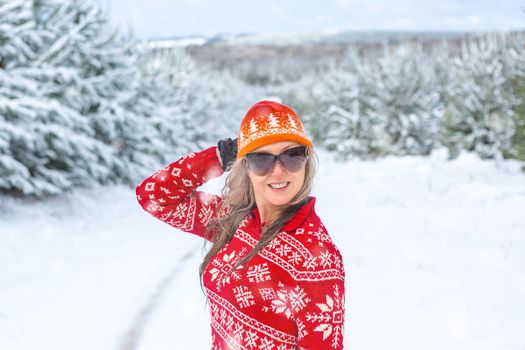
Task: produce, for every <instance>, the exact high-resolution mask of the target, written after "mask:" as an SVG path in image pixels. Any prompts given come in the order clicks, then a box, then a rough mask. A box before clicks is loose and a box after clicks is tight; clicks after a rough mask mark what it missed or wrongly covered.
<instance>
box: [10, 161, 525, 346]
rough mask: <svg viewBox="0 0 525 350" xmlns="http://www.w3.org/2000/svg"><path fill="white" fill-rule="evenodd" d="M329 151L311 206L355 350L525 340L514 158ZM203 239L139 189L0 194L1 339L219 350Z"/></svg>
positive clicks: (522, 188)
mask: <svg viewBox="0 0 525 350" xmlns="http://www.w3.org/2000/svg"><path fill="white" fill-rule="evenodd" d="M319 155H320V160H321V166H320V170H319V173H318V175H317V179H316V185H315V187H314V193H313V195H314V196H316V197H317V203H316V209H317V212H318V214H319V216H320V217H321V219H322V220H323V222H324V224H325V226H326V227H327V229H328V230H329V232H330V234H331V236H332V238H333V240H334V241H335V242H336V244H337V245H338V247H339V249H340V250H341V252H342V254H343V257H344V259H345V268H346V271H347V280H346V289H347V291H346V292H347V294H346V303H347V304H346V307H347V311H346V334H345V348H348V349H352V350H364V349H366V350H376V349H377V350H384V349H390V350H391V349H403V350H422V349H425V350H434V349H435V350H443V349H447V350H454V349H458V350H459V349H461V350H468V349H476V350H484V349H487V350H489V349H490V350H494V349H506V350H523V349H525V336H524V335H523V334H524V333H523V330H524V329H525V302H524V300H525V175H524V174H523V173H520V171H519V165H518V164H517V163H514V162H503V163H497V162H494V161H481V160H479V159H478V158H477V157H475V156H472V155H462V156H461V157H460V159H458V160H455V161H451V162H448V161H446V160H445V156H444V153H443V152H442V151H438V152H435V153H433V155H432V156H431V157H427V158H421V157H403V158H393V157H392V158H386V159H382V160H379V161H375V162H374V161H372V162H364V161H351V162H348V163H346V164H344V165H341V164H337V163H336V162H334V161H333V159H332V158H331V155H329V154H327V153H325V152H322V151H319ZM154 170H156V169H152V172H153V171H154ZM223 181H224V176H223V177H221V178H219V179H214V180H212V181H211V182H210V183H208V184H206V185H205V186H204V187H203V189H204V190H207V191H210V192H215V193H218V192H219V189H220V186H221V184H222V183H223ZM202 243H203V242H202V241H201V240H200V238H198V237H197V236H193V235H191V234H187V233H183V232H180V231H177V230H175V229H174V228H172V227H170V226H168V225H166V224H164V223H162V222H160V221H158V220H156V219H154V218H153V217H151V216H149V215H148V214H147V213H145V212H143V211H142V209H140V207H139V206H138V204H137V202H136V200H135V197H134V189H129V188H122V187H114V188H98V189H94V190H90V191H78V192H76V193H74V194H71V195H69V196H67V197H64V198H61V199H55V200H49V201H45V202H40V203H27V202H21V201H16V200H12V199H9V198H5V197H2V198H0V266H1V270H0V349H6V350H22V349H23V350H30V349H31V350H32V349H42V350H51V349H52V350H61V349H75V350H82V349H89V350H93V349H96V350H135V349H137V350H139V349H140V350H164V349H166V350H167V349H171V350H173V349H177V350H178V349H192V350H193V349H196V350H199V349H205V350H207V349H209V348H210V344H211V339H210V337H211V335H210V328H209V316H208V311H209V309H208V308H205V306H204V305H205V299H204V296H203V294H202V292H201V290H200V288H199V282H198V272H197V271H198V270H197V269H198V265H199V263H200V261H201V259H202V257H203V253H204V252H203V251H202V247H203V245H202Z"/></svg>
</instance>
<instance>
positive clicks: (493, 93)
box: [442, 36, 514, 158]
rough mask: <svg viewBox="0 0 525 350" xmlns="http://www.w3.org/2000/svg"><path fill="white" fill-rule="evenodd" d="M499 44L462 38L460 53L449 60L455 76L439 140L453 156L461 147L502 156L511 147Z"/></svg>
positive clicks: (508, 89)
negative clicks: (461, 50)
mask: <svg viewBox="0 0 525 350" xmlns="http://www.w3.org/2000/svg"><path fill="white" fill-rule="evenodd" d="M500 44H501V43H500V42H499V41H498V40H497V38H494V37H488V36H486V37H482V38H479V39H477V40H468V41H465V42H464V45H463V57H461V58H455V59H454V60H453V61H452V62H451V64H450V69H451V70H453V71H454V74H453V76H454V79H453V80H452V81H451V84H450V86H449V87H448V88H447V90H448V91H449V93H448V96H447V97H446V99H447V100H446V101H445V115H444V121H443V125H442V140H443V144H445V145H446V146H447V147H448V148H449V150H450V154H451V156H452V157H454V156H456V155H457V154H458V153H459V151H460V150H462V149H463V150H467V151H472V152H476V153H477V154H479V155H480V156H481V157H483V158H494V157H501V156H502V153H503V150H508V149H510V148H511V139H512V135H513V134H514V123H513V111H512V101H511V99H512V89H511V86H510V84H509V80H508V79H507V77H506V76H505V72H504V62H503V60H502V55H501V52H502V50H503V48H502V47H501V46H500Z"/></svg>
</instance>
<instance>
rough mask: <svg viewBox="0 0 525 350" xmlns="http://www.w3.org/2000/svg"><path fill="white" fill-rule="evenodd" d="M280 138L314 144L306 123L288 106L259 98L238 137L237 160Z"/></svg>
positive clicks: (242, 123) (309, 145) (309, 144)
mask: <svg viewBox="0 0 525 350" xmlns="http://www.w3.org/2000/svg"><path fill="white" fill-rule="evenodd" d="M279 141H295V142H297V143H300V144H302V145H305V146H307V147H313V144H312V141H310V140H309V139H308V137H307V136H306V132H305V129H304V126H303V123H302V122H301V120H300V119H299V117H298V116H297V114H296V113H295V112H294V110H293V109H291V108H290V107H288V106H285V105H283V104H281V103H278V102H274V101H267V100H263V101H259V102H257V103H256V104H254V105H253V106H251V107H250V109H249V110H248V112H246V115H245V116H244V118H243V120H242V122H241V127H240V128H239V137H238V139H237V149H238V152H237V159H241V158H242V157H243V156H244V155H246V154H247V153H249V152H251V151H253V150H255V149H257V148H259V147H262V146H265V145H268V144H270V143H274V142H279Z"/></svg>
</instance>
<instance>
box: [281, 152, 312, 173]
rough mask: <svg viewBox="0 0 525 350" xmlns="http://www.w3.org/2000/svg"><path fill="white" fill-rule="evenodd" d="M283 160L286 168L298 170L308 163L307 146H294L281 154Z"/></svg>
mask: <svg viewBox="0 0 525 350" xmlns="http://www.w3.org/2000/svg"><path fill="white" fill-rule="evenodd" d="M281 161H282V163H283V166H284V167H285V168H286V170H288V171H291V172H296V171H299V170H301V168H302V167H303V166H304V164H305V163H306V147H304V146H300V147H294V148H290V149H289V150H286V151H284V152H283V153H282V154H281Z"/></svg>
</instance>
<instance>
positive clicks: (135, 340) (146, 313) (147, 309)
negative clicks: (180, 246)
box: [117, 249, 196, 350]
mask: <svg viewBox="0 0 525 350" xmlns="http://www.w3.org/2000/svg"><path fill="white" fill-rule="evenodd" d="M195 252H196V250H195V249H191V250H189V251H188V252H186V253H185V254H184V255H183V256H181V257H180V258H179V260H177V263H176V266H175V268H173V269H172V270H171V271H170V272H169V273H168V274H167V275H166V276H165V277H164V278H163V279H162V280H161V281H160V282H159V283H158V284H157V287H156V288H155V289H154V292H153V293H152V294H151V295H150V296H149V298H148V300H147V302H146V303H145V304H144V306H143V307H142V309H140V311H139V312H138V313H137V315H136V316H135V318H134V319H133V322H131V323H130V326H129V327H128V329H127V331H126V332H125V333H124V335H123V336H122V341H121V343H120V345H119V346H118V347H117V350H135V349H136V348H137V346H138V345H139V342H140V339H141V336H142V333H143V332H144V329H145V328H146V325H147V323H148V319H149V317H150V316H151V315H152V314H153V312H154V311H155V310H156V308H157V306H158V304H159V301H160V299H161V298H162V296H163V295H164V293H165V291H166V290H167V288H168V286H169V284H170V283H171V282H172V281H173V280H174V278H175V276H176V275H177V272H178V271H179V270H180V268H181V266H182V265H183V263H184V261H186V260H189V259H190V258H191V257H192V256H193V255H194V254H195Z"/></svg>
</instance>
